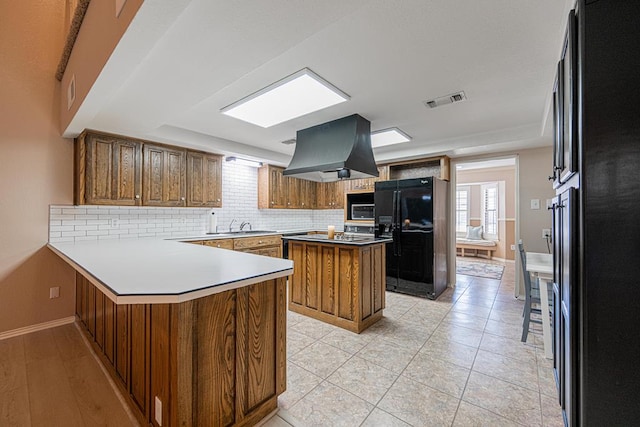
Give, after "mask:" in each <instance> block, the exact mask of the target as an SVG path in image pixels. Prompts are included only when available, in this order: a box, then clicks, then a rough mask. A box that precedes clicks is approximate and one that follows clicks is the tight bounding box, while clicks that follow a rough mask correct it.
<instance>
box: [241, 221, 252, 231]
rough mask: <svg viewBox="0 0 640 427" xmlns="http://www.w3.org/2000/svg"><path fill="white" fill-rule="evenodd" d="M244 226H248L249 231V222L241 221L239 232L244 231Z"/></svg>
mask: <svg viewBox="0 0 640 427" xmlns="http://www.w3.org/2000/svg"><path fill="white" fill-rule="evenodd" d="M245 225H248V226H249V231H251V223H250V222H249V221H243V222H242V224H240V231H242V230H243V229H244V227H245Z"/></svg>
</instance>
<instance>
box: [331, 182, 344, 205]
mask: <svg viewBox="0 0 640 427" xmlns="http://www.w3.org/2000/svg"><path fill="white" fill-rule="evenodd" d="M329 184H330V185H329V189H328V191H329V197H328V198H329V201H330V205H329V209H342V208H343V207H344V182H343V181H335V182H331V183H329Z"/></svg>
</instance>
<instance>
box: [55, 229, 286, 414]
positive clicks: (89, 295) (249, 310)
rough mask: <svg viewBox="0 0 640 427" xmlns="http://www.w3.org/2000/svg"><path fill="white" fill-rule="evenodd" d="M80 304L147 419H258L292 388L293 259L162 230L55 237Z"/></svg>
mask: <svg viewBox="0 0 640 427" xmlns="http://www.w3.org/2000/svg"><path fill="white" fill-rule="evenodd" d="M48 246H49V248H51V250H52V251H53V252H55V253H56V254H58V255H59V256H60V257H62V258H63V259H64V260H65V261H67V262H68V263H69V264H70V265H71V266H72V267H73V268H74V269H75V270H76V271H77V278H76V313H77V315H78V318H79V322H78V323H79V324H80V325H81V326H82V328H83V329H85V332H86V334H87V337H88V338H89V340H90V341H91V342H92V345H93V349H94V351H95V352H96V353H97V354H98V356H99V358H100V360H101V361H102V362H103V364H104V365H105V366H106V368H107V371H108V372H109V374H110V375H111V377H112V378H113V379H114V380H115V383H116V384H117V385H118V387H119V388H120V390H121V391H122V393H123V395H124V396H125V398H126V400H127V403H128V404H129V406H130V407H131V408H132V410H133V412H134V413H135V415H136V416H137V417H138V419H139V420H140V421H141V423H143V424H144V425H156V426H157V425H162V426H177V425H210V426H217V425H234V426H235V425H255V424H256V423H257V422H258V421H259V420H260V419H262V418H264V417H265V416H267V415H269V414H270V413H271V412H273V411H274V410H275V409H276V408H277V397H278V395H279V394H281V393H282V392H284V390H285V388H286V299H285V298H286V276H288V275H289V274H291V273H292V271H293V270H292V267H293V266H292V262H291V261H288V260H283V259H278V258H269V257H264V256H258V255H253V254H249V253H241V252H234V251H229V250H224V249H218V248H215V247H207V246H204V245H190V244H185V243H181V242H177V241H165V240H156V239H140V240H128V241H122V240H113V241H107V240H105V241H92V242H78V243H50V244H49V245H48Z"/></svg>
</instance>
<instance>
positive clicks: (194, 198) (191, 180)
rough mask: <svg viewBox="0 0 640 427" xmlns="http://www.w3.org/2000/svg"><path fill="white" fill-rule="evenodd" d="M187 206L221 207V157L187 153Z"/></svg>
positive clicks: (193, 152) (194, 152)
mask: <svg viewBox="0 0 640 427" xmlns="http://www.w3.org/2000/svg"><path fill="white" fill-rule="evenodd" d="M186 182H187V206H193V207H211V208H219V207H222V156H216V155H214V154H207V153H200V152H196V151H188V152H187V177H186Z"/></svg>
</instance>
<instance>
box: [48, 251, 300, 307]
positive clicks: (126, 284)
mask: <svg viewBox="0 0 640 427" xmlns="http://www.w3.org/2000/svg"><path fill="white" fill-rule="evenodd" d="M48 247H49V248H50V249H51V250H53V252H55V253H56V254H58V255H59V256H60V257H62V258H63V259H64V260H65V261H67V262H68V263H69V264H71V266H73V267H74V268H75V269H76V270H78V271H80V272H81V273H82V274H83V275H84V276H85V277H87V278H88V279H89V280H90V281H91V283H93V284H94V285H96V286H97V287H98V288H99V289H100V290H101V291H102V292H103V293H105V295H107V297H108V298H110V299H111V300H112V301H114V302H115V303H117V304H144V303H146V304H159V303H178V302H183V301H188V300H192V299H196V298H201V297H203V296H207V295H211V294H214V293H218V292H224V291H226V290H229V289H235V288H240V287H243V286H247V285H251V284H253V283H258V282H262V281H265V280H270V279H275V278H277V277H284V276H288V275H290V274H292V273H293V262H292V261H289V260H284V259H280V258H270V257H264V256H259V255H253V254H248V253H243V252H235V251H230V250H225V249H218V248H212V247H208V246H201V245H192V244H188V243H181V242H176V241H169V240H157V239H138V240H97V241H83V242H77V243H49V244H48Z"/></svg>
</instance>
